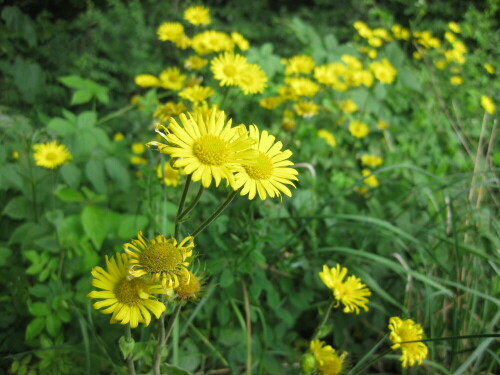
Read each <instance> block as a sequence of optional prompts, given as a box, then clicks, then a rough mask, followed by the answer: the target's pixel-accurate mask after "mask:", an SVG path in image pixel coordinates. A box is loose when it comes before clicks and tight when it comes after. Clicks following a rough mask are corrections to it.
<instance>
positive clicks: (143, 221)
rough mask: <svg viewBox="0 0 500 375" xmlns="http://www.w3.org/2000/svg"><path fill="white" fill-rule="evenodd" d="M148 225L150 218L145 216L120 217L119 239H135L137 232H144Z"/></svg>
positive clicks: (124, 215)
mask: <svg viewBox="0 0 500 375" xmlns="http://www.w3.org/2000/svg"><path fill="white" fill-rule="evenodd" d="M147 224H148V218H147V217H146V216H143V215H126V214H122V215H120V221H119V226H118V237H120V238H131V237H134V236H135V235H136V234H137V232H139V231H140V230H144V228H146V225H147Z"/></svg>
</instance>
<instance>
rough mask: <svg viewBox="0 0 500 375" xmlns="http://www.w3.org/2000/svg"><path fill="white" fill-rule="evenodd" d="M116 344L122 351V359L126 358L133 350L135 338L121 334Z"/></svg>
mask: <svg viewBox="0 0 500 375" xmlns="http://www.w3.org/2000/svg"><path fill="white" fill-rule="evenodd" d="M118 345H119V346H120V350H121V351H122V354H123V359H126V358H127V357H128V356H129V354H131V353H132V352H133V351H134V346H135V340H134V339H133V338H132V337H125V336H122V337H120V340H118Z"/></svg>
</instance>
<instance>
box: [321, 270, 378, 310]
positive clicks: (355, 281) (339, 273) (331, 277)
mask: <svg viewBox="0 0 500 375" xmlns="http://www.w3.org/2000/svg"><path fill="white" fill-rule="evenodd" d="M346 276H347V268H346V267H342V268H340V264H337V265H336V267H335V268H331V269H330V268H328V266H327V265H324V266H323V271H322V272H319V277H320V279H321V281H323V283H324V284H325V285H326V286H327V287H328V288H330V289H331V290H332V291H333V296H334V297H335V299H336V300H337V305H336V306H335V307H338V306H339V305H340V303H342V304H343V305H344V310H343V311H344V312H345V313H352V312H355V313H356V314H359V312H360V309H359V308H360V307H361V308H362V309H364V310H365V311H368V306H366V305H367V303H368V298H367V297H369V296H371V294H372V293H371V292H370V289H368V288H367V287H366V285H365V284H363V283H362V282H361V279H359V278H358V277H356V276H354V275H351V276H349V277H348V278H347V279H345V278H346ZM344 279H345V280H344Z"/></svg>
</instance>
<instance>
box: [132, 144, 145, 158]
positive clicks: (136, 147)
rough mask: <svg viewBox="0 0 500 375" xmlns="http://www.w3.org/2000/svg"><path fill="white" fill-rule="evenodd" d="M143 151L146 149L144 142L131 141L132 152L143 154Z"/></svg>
mask: <svg viewBox="0 0 500 375" xmlns="http://www.w3.org/2000/svg"><path fill="white" fill-rule="evenodd" d="M144 151H146V147H144V144H142V143H139V142H136V143H132V152H133V153H134V154H138V155H140V154H144Z"/></svg>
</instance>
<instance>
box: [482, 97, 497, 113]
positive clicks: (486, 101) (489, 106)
mask: <svg viewBox="0 0 500 375" xmlns="http://www.w3.org/2000/svg"><path fill="white" fill-rule="evenodd" d="M481 107H483V109H484V110H485V111H486V112H488V113H489V114H490V115H492V114H494V113H495V110H496V108H495V103H494V102H493V99H491V98H490V97H489V96H487V95H483V96H481Z"/></svg>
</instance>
